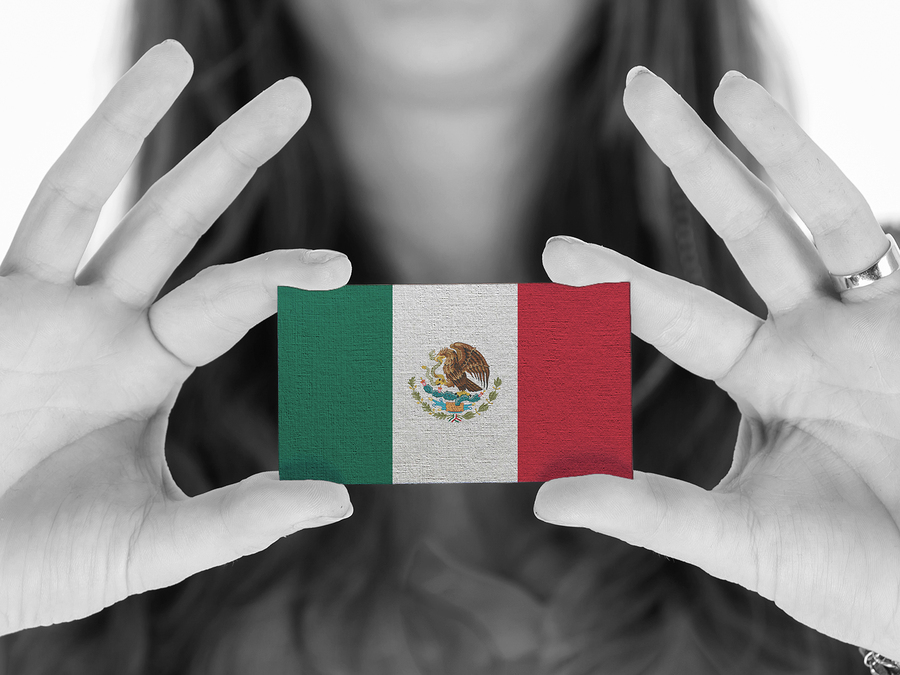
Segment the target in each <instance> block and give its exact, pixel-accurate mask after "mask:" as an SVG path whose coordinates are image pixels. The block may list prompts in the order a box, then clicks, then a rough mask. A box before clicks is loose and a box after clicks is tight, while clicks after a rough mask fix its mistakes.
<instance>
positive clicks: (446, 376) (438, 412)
mask: <svg viewBox="0 0 900 675" xmlns="http://www.w3.org/2000/svg"><path fill="white" fill-rule="evenodd" d="M428 358H429V360H430V361H431V362H432V364H433V365H431V366H427V365H424V366H422V370H424V371H425V373H424V376H423V377H421V378H416V377H415V376H413V377H411V378H409V381H408V382H407V384H408V385H409V389H410V390H411V391H412V398H413V400H414V401H415V402H416V403H417V404H418V405H420V406H421V407H422V409H423V410H424V411H425V412H427V413H428V414H429V415H431V416H432V417H434V418H436V419H440V420H449V421H450V422H460V421H462V420H469V419H472V418H474V417H477V416H479V415H482V414H483V413H485V412H487V411H488V410H490V408H491V406H492V405H494V402H495V401H496V400H497V396H499V394H500V385H501V384H502V381H501V380H500V378H499V377H498V378H495V379H494V381H493V386H492V388H491V390H490V391H487V389H488V386H489V385H490V384H491V380H490V377H491V367H490V366H489V365H488V362H487V360H486V359H485V358H484V355H483V354H482V353H481V352H480V351H478V350H477V349H476V348H475V347H473V346H472V345H470V344H466V343H465V342H454V343H453V344H451V345H450V346H449V347H443V348H441V349H439V350H437V351H435V350H431V352H429V354H428ZM438 371H440V372H438ZM417 379H418V382H417V381H416V380H417ZM420 388H421V391H420ZM454 389H455V390H456V391H454Z"/></svg>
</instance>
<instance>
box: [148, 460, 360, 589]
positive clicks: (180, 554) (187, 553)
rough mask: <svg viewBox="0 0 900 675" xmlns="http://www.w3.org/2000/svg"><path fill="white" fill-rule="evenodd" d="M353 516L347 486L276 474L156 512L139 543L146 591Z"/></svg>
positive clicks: (177, 502)
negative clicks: (292, 479)
mask: <svg viewBox="0 0 900 675" xmlns="http://www.w3.org/2000/svg"><path fill="white" fill-rule="evenodd" d="M352 513H353V506H352V504H351V503H350V497H349V495H348V494H347V488H345V487H344V486H343V485H338V484H335V483H327V482H325V481H280V480H278V474H277V473H276V472H274V471H272V472H267V473H261V474H256V475H254V476H251V477H250V478H247V479H245V480H243V481H241V482H240V483H237V484H235V485H230V486H228V487H224V488H219V489H217V490H212V491H210V492H207V493H205V494H202V495H200V496H198V497H193V498H190V499H185V500H181V501H175V502H167V503H166V504H165V505H164V506H160V507H158V509H157V511H156V512H152V513H151V516H150V518H149V522H148V523H147V525H145V526H144V527H142V529H141V533H140V537H139V539H138V540H137V541H136V543H135V545H134V552H133V553H132V556H131V558H132V559H133V560H140V561H145V562H144V565H142V568H141V569H140V570H136V571H132V572H131V574H132V577H135V576H136V575H139V579H136V580H134V581H133V583H134V584H135V585H138V586H140V587H141V588H142V589H144V590H146V589H151V588H161V587H164V586H171V585H172V584H175V583H178V582H179V581H181V580H183V579H185V578H187V577H189V576H191V575H192V574H196V573H197V572H200V571H202V570H206V569H210V568H211V567H216V566H218V565H223V564H225V563H227V562H231V561H233V560H236V559H237V558H240V557H242V556H245V555H250V554H251V553H256V552H258V551H261V550H263V549H265V548H267V547H268V546H270V545H271V544H273V543H274V542H276V541H277V540H278V539H280V538H281V537H285V536H287V535H289V534H292V533H293V532H298V531H299V530H303V529H308V528H311V527H320V526H322V525H328V524H331V523H334V522H337V521H339V520H343V519H344V518H347V517H349V516H350V515H352Z"/></svg>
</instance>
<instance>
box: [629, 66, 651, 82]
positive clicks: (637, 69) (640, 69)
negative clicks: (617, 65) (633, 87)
mask: <svg viewBox="0 0 900 675" xmlns="http://www.w3.org/2000/svg"><path fill="white" fill-rule="evenodd" d="M641 73H648V74H650V75H653V72H652V71H651V70H650V69H649V68H647V67H645V66H635V67H634V68H632V69H631V70H629V71H628V74H627V75H626V76H625V86H626V87H627V86H628V85H629V84H631V81H632V80H633V79H634V78H636V77H637V76H638V75H640V74H641Z"/></svg>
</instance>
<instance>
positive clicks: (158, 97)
mask: <svg viewBox="0 0 900 675" xmlns="http://www.w3.org/2000/svg"><path fill="white" fill-rule="evenodd" d="M190 74H191V61H190V57H188V55H187V54H186V53H185V51H184V49H183V48H182V47H181V46H180V45H179V44H177V43H175V42H166V43H163V44H161V45H158V46H157V47H155V48H153V49H151V50H150V51H149V52H148V53H147V54H146V55H145V56H144V57H143V58H142V59H141V60H140V61H139V62H138V63H137V64H136V65H135V66H134V68H132V69H131V70H130V71H129V72H128V73H127V74H126V75H125V76H124V77H123V78H122V80H120V82H119V83H118V84H117V85H116V87H115V88H114V89H113V90H112V92H111V93H110V94H109V96H108V97H107V98H106V100H105V101H104V102H103V104H102V105H101V106H100V108H99V109H98V111H97V112H96V113H95V114H94V115H93V116H92V117H91V119H90V120H89V121H88V122H87V124H86V125H85V126H84V128H83V129H82V130H81V131H80V132H79V134H78V135H77V136H76V138H75V140H74V141H73V142H72V144H71V145H70V146H69V148H67V150H66V151H65V153H64V154H63V155H62V156H61V157H60V159H59V160H58V161H57V162H56V164H55V165H54V166H53V168H52V169H51V170H50V172H49V173H48V175H47V177H46V178H45V179H44V181H43V182H42V184H41V186H40V188H39V190H38V192H37V193H36V195H35V197H34V199H33V201H32V203H31V205H30V206H29V208H28V210H27V212H26V214H25V216H24V219H23V221H22V224H21V225H20V227H19V229H18V231H17V232H16V235H15V238H14V240H13V242H12V245H11V247H10V250H9V252H8V255H7V256H6V258H5V259H4V261H3V264H2V266H0V633H6V632H10V631H13V630H18V629H21V628H26V627H29V626H36V625H41V624H47V623H53V622H57V621H63V620H68V619H74V618H78V617H82V616H86V615H88V614H91V613H93V612H95V611H97V610H99V609H101V608H103V607H105V606H107V605H109V604H112V603H113V602H115V601H117V600H120V599H122V598H124V597H126V596H128V595H131V594H133V593H139V592H142V591H145V590H148V589H151V588H158V587H161V586H166V585H170V584H173V583H176V582H178V581H180V580H182V579H184V578H185V577H187V576H189V575H191V574H193V573H195V572H198V571H200V570H202V569H207V568H209V567H212V566H215V565H219V564H222V563H225V562H228V561H230V560H234V559H235V558H237V557H239V556H242V555H246V554H248V553H252V552H254V551H258V550H260V549H262V548H265V547H266V546H268V545H269V544H271V543H272V542H273V541H275V540H276V539H278V538H279V537H282V536H284V535H286V534H288V533H290V532H292V531H295V530H297V529H302V528H303V527H312V526H316V525H322V524H325V523H327V522H334V521H335V520H338V519H340V518H342V517H345V516H346V515H349V513H350V512H351V507H350V503H349V500H348V497H347V493H346V490H345V489H344V488H343V486H340V485H334V484H331V483H323V482H316V481H308V482H301V481H292V482H284V483H281V482H279V481H278V479H277V474H275V473H274V472H270V473H265V474H259V475H256V476H252V477H250V478H248V479H246V480H245V481H243V482H241V483H239V484H237V485H234V486H229V487H226V488H222V489H219V490H214V491H212V492H209V493H206V494H204V495H200V496H198V497H194V498H190V499H189V498H187V497H186V496H185V495H184V493H182V492H181V491H180V490H179V489H178V487H177V486H176V485H175V484H174V482H173V480H172V478H171V476H170V474H169V471H168V467H167V465H166V460H165V452H164V439H165V432H166V422H167V418H168V414H169V411H170V409H171V407H172V405H173V403H174V401H175V397H176V395H177V394H178V391H179V388H180V386H181V384H182V383H183V382H184V380H185V379H186V378H187V377H188V376H189V375H190V373H191V372H192V371H193V369H194V367H196V366H199V365H203V364H204V363H207V362H208V361H211V360H212V359H214V358H216V357H218V356H219V355H221V354H222V353H224V352H225V351H226V350H227V349H229V348H230V347H231V346H232V345H233V344H234V343H235V342H237V340H239V339H240V338H241V337H242V336H243V335H244V334H245V333H246V332H247V330H249V329H250V328H251V327H252V326H253V325H255V324H256V323H258V322H259V321H261V320H262V319H264V318H265V317H267V316H269V315H271V314H272V313H273V312H274V311H275V289H276V286H277V285H279V284H283V285H292V286H298V287H301V288H309V289H326V288H335V287H337V286H340V285H342V284H344V283H346V281H347V278H348V277H349V273H350V264H349V261H348V260H347V258H346V257H344V256H342V255H339V254H336V253H333V252H329V251H273V252H271V253H268V254H265V255H262V256H257V257H256V258H251V259H248V260H244V261H241V262H238V263H234V264H232V265H222V266H219V267H214V268H210V269H208V270H205V271H204V272H202V273H201V274H199V275H198V276H197V277H195V278H194V279H192V280H191V281H189V282H187V283H185V284H184V285H182V286H180V287H179V288H177V289H175V290H173V291H172V292H170V293H168V294H167V295H166V296H165V297H163V298H161V299H159V300H156V297H157V295H158V294H159V291H160V289H161V288H162V286H163V284H164V283H165V281H166V279H167V278H168V276H169V275H170V274H171V272H172V270H174V268H175V267H176V265H177V264H178V263H179V262H180V261H181V260H182V259H183V257H184V256H185V255H186V254H187V253H188V251H189V250H190V249H191V247H192V246H193V245H194V243H195V242H196V240H197V239H198V238H199V237H200V235H202V234H203V232H204V231H205V230H206V229H207V228H208V227H209V226H210V224H212V222H213V221H214V220H215V219H216V218H217V217H218V216H219V214H220V213H221V212H222V211H223V210H224V209H225V208H226V207H227V206H228V204H229V203H230V202H231V200H232V199H233V198H234V197H235V195H236V194H237V193H238V192H239V191H240V190H241V189H242V188H243V186H244V185H245V184H246V183H247V181H249V180H250V178H251V176H252V175H253V173H254V171H255V170H256V168H257V167H258V166H259V165H260V164H262V163H263V162H265V161H266V160H267V159H268V158H269V157H270V156H271V155H272V154H274V153H275V152H277V151H278V149H280V147H281V146H282V145H283V144H284V143H285V142H287V140H288V139H289V138H290V137H291V136H292V135H293V134H294V133H295V132H296V131H297V129H299V128H300V126H301V125H302V124H303V122H304V121H305V119H306V116H307V115H308V113H309V98H308V95H307V93H306V90H305V88H304V87H303V85H302V84H301V83H300V82H299V81H297V80H284V81H281V82H278V83H276V84H275V85H273V86H272V87H270V88H269V89H268V90H266V91H265V92H263V93H262V94H260V95H259V96H258V97H257V98H256V99H254V100H253V101H251V102H250V103H249V104H248V105H247V106H245V107H244V108H243V109H242V110H240V111H239V112H237V113H236V114H235V115H234V116H233V117H232V118H231V119H230V120H228V121H227V122H225V123H224V124H223V125H222V126H221V127H219V128H218V129H217V130H216V131H215V132H214V133H213V134H212V135H211V136H210V138H209V139H207V140H206V141H205V142H204V143H203V144H201V145H200V146H198V148H197V149H196V150H194V152H192V153H191V154H190V155H188V157H186V158H185V159H184V160H183V161H182V162H181V163H180V164H179V165H178V166H177V167H175V168H174V169H173V170H172V171H171V172H170V173H169V174H168V175H166V176H165V177H163V178H162V179H161V180H160V181H159V182H158V183H156V185H154V186H153V187H152V188H151V189H150V190H149V191H148V192H147V194H146V195H145V196H144V197H143V198H142V199H141V200H140V202H138V204H137V205H136V206H135V207H134V208H133V209H132V210H131V211H130V212H129V213H128V215H127V216H126V217H125V218H124V220H123V221H122V223H121V224H120V225H119V227H118V229H117V230H116V231H115V232H114V234H113V235H112V236H111V237H110V238H109V239H108V240H107V241H106V242H105V244H104V245H103V247H102V248H101V249H100V251H99V252H98V253H97V255H96V256H94V258H92V260H91V261H90V262H89V263H88V264H87V265H86V266H85V268H84V269H83V270H82V272H81V273H80V274H79V275H78V277H77V278H76V275H75V273H76V268H77V266H78V264H79V261H80V259H81V257H82V254H83V252H84V249H85V247H86V245H87V242H88V240H89V238H90V236H91V232H92V230H93V227H94V225H95V223H96V220H97V215H98V213H99V210H100V208H101V206H102V205H103V203H104V202H105V201H106V199H107V198H108V197H109V194H110V193H111V192H112V190H113V189H114V188H115V186H116V185H117V184H118V182H119V181H120V180H121V178H122V176H123V175H124V173H125V171H126V170H127V168H128V166H129V165H130V164H131V162H132V160H133V159H134V156H135V155H136V153H137V151H138V149H139V147H140V145H141V142H142V140H143V138H144V137H145V136H146V135H147V133H149V131H150V130H151V129H152V128H153V126H154V125H155V124H156V123H157V121H158V120H159V119H160V117H161V116H162V115H163V114H164V113H165V112H166V110H167V109H168V108H169V106H170V105H171V104H172V102H173V100H174V99H175V97H176V96H177V95H178V93H179V92H180V91H181V89H182V87H183V86H184V85H185V84H186V82H187V80H188V78H189V77H190Z"/></svg>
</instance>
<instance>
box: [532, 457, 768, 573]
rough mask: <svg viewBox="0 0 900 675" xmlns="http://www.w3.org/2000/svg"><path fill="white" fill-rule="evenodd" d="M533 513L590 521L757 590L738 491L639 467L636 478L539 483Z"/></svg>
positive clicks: (556, 520)
mask: <svg viewBox="0 0 900 675" xmlns="http://www.w3.org/2000/svg"><path fill="white" fill-rule="evenodd" d="M534 514H535V515H536V516H537V517H538V518H540V519H541V520H544V521H546V522H548V523H553V524H556V525H565V526H570V527H586V528H588V529H591V530H594V531H595V532H599V533H601V534H606V535H609V536H612V537H615V538H617V539H621V540H622V541H625V542H627V543H629V544H633V545H635V546H640V547H642V548H647V549H650V550H651V551H656V552H657V553H660V554H662V555H664V556H667V557H670V558H676V559H677V560H681V561H683V562H686V563H690V564H692V565H696V566H697V567H700V568H701V569H703V570H705V571H706V572H708V573H709V574H711V575H713V576H715V577H718V578H720V579H726V580H728V581H732V582H735V583H738V584H740V585H742V586H744V587H745V588H748V589H750V590H756V588H755V586H756V585H757V581H756V575H755V572H754V570H755V553H754V550H753V546H752V541H753V539H752V536H751V533H750V529H749V526H748V524H747V523H748V518H747V516H746V515H745V514H744V507H743V506H742V504H741V502H740V501H739V500H738V499H737V498H736V496H735V495H732V494H728V493H722V492H710V491H707V490H704V489H703V488H700V487H697V486H696V485H692V484H690V483H686V482H684V481H680V480H676V479H674V478H667V477H666V476H659V475H656V474H649V473H643V472H641V471H635V472H634V478H633V479H627V478H620V477H618V476H608V475H593V476H578V477H574V478H559V479H557V480H552V481H549V482H547V483H545V484H544V485H542V486H541V489H540V490H539V491H538V494H537V497H536V499H535V502H534Z"/></svg>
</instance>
